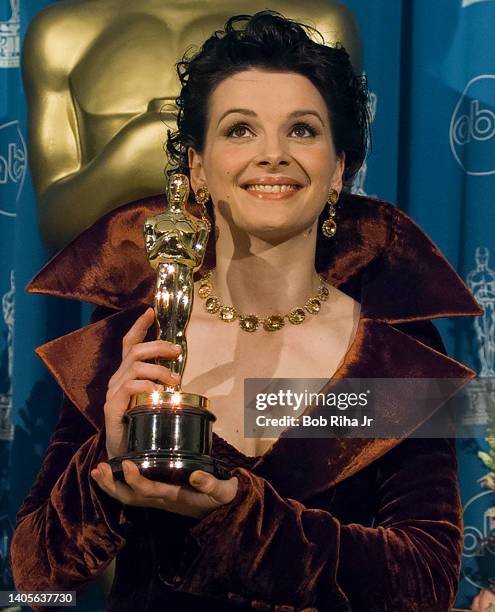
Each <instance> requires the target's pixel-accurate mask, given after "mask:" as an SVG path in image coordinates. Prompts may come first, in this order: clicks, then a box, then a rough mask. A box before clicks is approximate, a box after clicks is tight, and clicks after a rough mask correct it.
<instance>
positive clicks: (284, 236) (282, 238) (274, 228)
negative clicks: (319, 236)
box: [242, 222, 305, 245]
mask: <svg viewBox="0 0 495 612" xmlns="http://www.w3.org/2000/svg"><path fill="white" fill-rule="evenodd" d="M242 229H243V230H244V231H245V232H246V233H247V234H248V235H249V236H252V237H253V238H257V239H258V240H263V241H264V242H269V243H270V244H273V245H275V244H281V243H283V242H287V241H288V240H291V239H292V238H295V237H296V236H298V235H300V234H303V233H304V231H305V230H304V228H301V227H295V226H294V225H292V224H289V223H287V222H285V223H280V224H278V223H270V224H268V223H263V224H261V223H260V224H253V223H250V224H246V226H245V227H244V228H242Z"/></svg>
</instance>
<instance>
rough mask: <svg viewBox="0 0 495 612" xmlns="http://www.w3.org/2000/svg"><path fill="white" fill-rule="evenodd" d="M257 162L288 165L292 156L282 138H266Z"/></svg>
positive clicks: (261, 164)
mask: <svg viewBox="0 0 495 612" xmlns="http://www.w3.org/2000/svg"><path fill="white" fill-rule="evenodd" d="M256 162H257V164H258V165H259V166H274V167H277V166H288V165H289V164H290V156H289V154H288V152H287V151H286V148H285V146H284V143H283V141H281V139H280V138H278V137H273V138H266V139H264V141H263V143H262V145H261V147H260V151H259V152H258V155H257V159H256Z"/></svg>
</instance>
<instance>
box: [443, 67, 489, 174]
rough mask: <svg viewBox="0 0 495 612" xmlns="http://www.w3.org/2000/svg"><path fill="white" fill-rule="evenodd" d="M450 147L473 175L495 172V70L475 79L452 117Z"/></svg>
mask: <svg viewBox="0 0 495 612" xmlns="http://www.w3.org/2000/svg"><path fill="white" fill-rule="evenodd" d="M450 148H451V150H452V154H453V156H454V158H455V159H456V161H457V163H458V164H459V165H460V166H461V168H462V169H463V170H464V171H465V172H466V173H467V174H470V175H473V176H486V175H489V174H495V74H482V75H479V76H477V77H475V78H473V79H471V80H470V81H469V82H468V84H467V85H466V87H465V88H464V91H463V92H462V94H461V96H460V98H459V100H458V102H457V104H456V106H455V108H454V112H453V113H452V119H451V121H450Z"/></svg>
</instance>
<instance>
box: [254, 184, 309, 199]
mask: <svg viewBox="0 0 495 612" xmlns="http://www.w3.org/2000/svg"><path fill="white" fill-rule="evenodd" d="M243 189H244V191H247V192H248V193H249V194H250V195H252V196H255V197H257V198H261V199H268V200H282V199H286V198H290V197H292V196H293V195H294V194H295V193H297V192H298V191H299V190H300V189H301V186H300V185H293V184H287V185H284V184H280V183H278V184H275V185H260V184H254V185H246V186H245V187H243Z"/></svg>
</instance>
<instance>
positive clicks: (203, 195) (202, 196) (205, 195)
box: [194, 185, 211, 226]
mask: <svg viewBox="0 0 495 612" xmlns="http://www.w3.org/2000/svg"><path fill="white" fill-rule="evenodd" d="M194 199H195V200H196V204H199V206H201V216H202V217H203V219H204V220H206V221H208V225H209V226H211V224H210V221H209V219H208V212H207V210H206V204H207V202H208V201H209V199H210V192H209V191H208V187H206V186H205V185H203V186H202V187H199V188H198V190H197V191H196V193H195V194H194Z"/></svg>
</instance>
